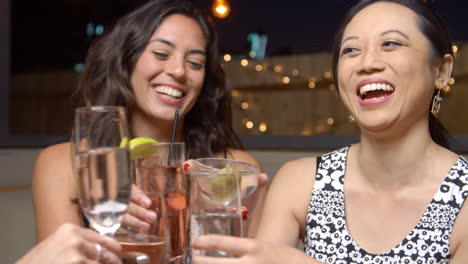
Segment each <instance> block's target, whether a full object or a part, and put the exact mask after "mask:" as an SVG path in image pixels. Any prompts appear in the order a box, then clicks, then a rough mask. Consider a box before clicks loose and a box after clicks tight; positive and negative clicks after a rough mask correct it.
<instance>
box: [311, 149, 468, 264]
mask: <svg viewBox="0 0 468 264" xmlns="http://www.w3.org/2000/svg"><path fill="white" fill-rule="evenodd" d="M348 149H349V147H346V148H343V149H339V150H336V151H334V152H331V153H328V154H325V155H323V156H321V157H320V158H318V161H317V165H318V166H317V176H316V179H315V185H314V191H313V194H312V197H311V200H310V205H309V210H308V213H307V226H306V233H305V237H304V246H305V249H304V250H305V253H306V254H307V255H309V256H311V257H313V258H315V259H317V260H319V261H322V262H325V263H334V264H354V263H355V264H361V263H365V264H367V263H369V264H370V263H373V264H374V263H376V264H378V263H384V264H396V263H398V264H399V263H417V264H423V263H424V264H426V263H427V264H431V263H449V261H450V258H451V256H450V250H449V242H450V234H451V232H452V227H453V224H454V222H455V219H456V217H457V215H458V212H459V211H460V209H461V207H462V205H463V202H464V201H465V199H466V197H467V196H468V162H467V160H466V159H465V158H463V157H460V158H459V159H458V160H457V162H456V163H455V164H454V165H453V167H452V168H451V169H450V172H449V174H448V176H447V177H446V178H445V180H444V182H443V183H442V185H441V186H440V188H439V190H438V191H437V193H436V194H435V196H434V197H433V199H432V201H431V203H430V204H429V206H428V207H427V208H426V210H425V212H424V215H423V216H422V218H421V219H420V220H419V222H418V224H417V225H416V227H415V228H414V229H413V230H412V231H411V232H410V233H409V234H408V235H407V236H406V237H405V238H404V239H403V241H402V242H401V243H400V244H399V245H398V246H396V247H395V248H393V249H391V250H389V251H388V252H386V253H384V254H379V255H376V254H371V253H368V252H366V251H365V250H364V249H362V248H360V247H359V245H358V244H357V243H356V242H355V241H354V240H353V239H352V237H351V235H350V234H349V232H348V229H347V227H346V220H345V207H344V192H343V183H344V174H345V168H346V157H347V153H348Z"/></svg>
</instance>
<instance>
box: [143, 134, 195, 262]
mask: <svg viewBox="0 0 468 264" xmlns="http://www.w3.org/2000/svg"><path fill="white" fill-rule="evenodd" d="M143 148H145V149H146V150H147V151H144V152H142V153H141V155H139V157H138V158H137V159H135V160H134V162H135V167H136V173H135V183H136V184H137V186H139V187H140V188H141V189H142V191H144V192H147V190H153V191H157V192H160V193H162V194H163V195H164V199H165V200H166V205H167V213H168V226H169V233H170V235H171V239H170V241H171V246H170V258H169V263H173V264H182V263H184V261H185V257H186V247H187V235H188V234H187V229H188V216H187V194H188V193H187V179H186V177H185V174H184V173H183V170H182V164H183V163H184V161H185V144H184V143H181V142H175V143H173V144H171V143H149V144H145V145H143ZM150 199H151V197H150Z"/></svg>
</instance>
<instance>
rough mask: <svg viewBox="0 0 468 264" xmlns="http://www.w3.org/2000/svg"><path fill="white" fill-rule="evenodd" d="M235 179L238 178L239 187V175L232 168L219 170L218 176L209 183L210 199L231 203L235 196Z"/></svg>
mask: <svg viewBox="0 0 468 264" xmlns="http://www.w3.org/2000/svg"><path fill="white" fill-rule="evenodd" d="M236 177H239V178H238V184H239V185H240V175H239V173H238V172H237V171H236V170H235V169H234V168H232V167H226V168H224V169H222V170H220V171H219V176H217V177H216V178H214V179H213V180H212V183H211V195H212V197H213V198H214V199H216V200H217V201H220V202H229V201H232V200H233V199H234V197H235V195H236V182H235V180H236ZM239 188H240V186H239Z"/></svg>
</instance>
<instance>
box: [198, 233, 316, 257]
mask: <svg viewBox="0 0 468 264" xmlns="http://www.w3.org/2000/svg"><path fill="white" fill-rule="evenodd" d="M192 248H194V249H199V250H219V251H224V252H226V253H230V254H232V255H234V256H236V257H234V258H222V257H207V256H200V255H194V256H193V258H192V260H193V264H276V263H278V264H284V263H305V264H319V263H320V262H318V261H316V260H314V259H313V258H311V257H309V256H307V255H306V254H304V253H303V252H301V251H299V250H297V249H295V248H291V247H287V246H284V245H280V244H273V243H268V242H262V241H258V240H255V239H249V238H239V237H229V236H219V235H208V236H201V237H198V238H197V239H195V240H194V241H193V242H192Z"/></svg>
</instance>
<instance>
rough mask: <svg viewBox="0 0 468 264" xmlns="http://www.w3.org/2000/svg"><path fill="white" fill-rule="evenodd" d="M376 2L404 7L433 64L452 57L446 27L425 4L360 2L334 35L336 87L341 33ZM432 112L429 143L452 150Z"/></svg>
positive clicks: (402, 0)
mask: <svg viewBox="0 0 468 264" xmlns="http://www.w3.org/2000/svg"><path fill="white" fill-rule="evenodd" d="M377 2H391V3H396V4H400V5H402V6H405V7H407V8H409V9H411V10H413V12H414V13H416V16H417V18H418V20H417V24H418V26H419V29H420V30H421V32H422V33H423V34H424V35H425V36H426V38H427V39H428V40H429V42H430V43H431V47H432V61H431V62H432V63H435V62H436V61H437V60H438V59H442V58H443V57H444V55H445V54H450V55H452V56H453V51H452V44H453V43H452V38H451V36H450V34H449V31H448V29H447V25H446V24H445V22H444V21H443V20H442V18H441V17H440V16H439V15H438V14H437V13H436V12H435V10H434V9H433V8H431V7H430V6H429V5H428V4H427V3H426V1H423V0H361V1H359V2H358V3H357V4H356V5H354V6H353V7H352V8H351V9H350V10H348V12H347V13H346V15H345V17H344V19H343V22H342V23H341V26H340V27H339V29H338V31H337V33H336V35H335V42H334V45H335V46H334V47H333V59H332V68H333V76H334V80H333V81H334V83H335V85H336V87H338V80H337V76H338V59H339V55H340V49H341V41H342V39H343V33H344V30H345V28H346V26H347V25H348V24H349V22H350V21H351V20H352V19H353V18H354V16H355V15H356V14H357V13H359V12H360V11H361V10H363V9H364V8H366V7H368V6H370V5H372V4H374V3H377ZM436 93H437V89H434V94H433V96H434V95H435V94H436ZM431 108H432V103H431V105H430V106H429V132H430V134H431V138H432V140H434V141H435V142H436V143H437V144H439V145H441V146H443V147H445V148H448V149H451V146H450V145H451V144H450V143H451V141H452V138H451V137H450V135H449V133H448V132H447V130H446V129H445V127H444V126H443V125H442V123H441V122H440V120H439V119H438V118H437V117H436V116H434V115H433V114H432V113H431V111H430V109H431Z"/></svg>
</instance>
